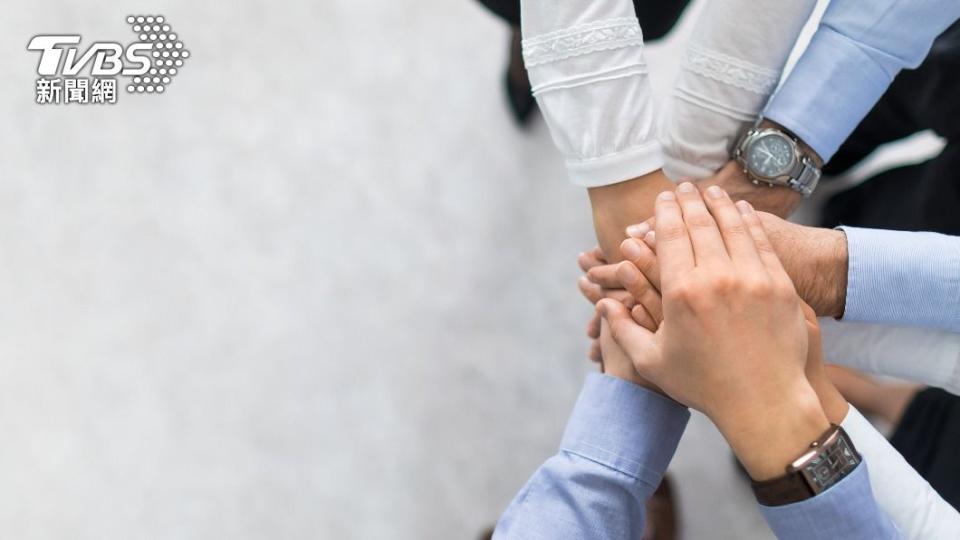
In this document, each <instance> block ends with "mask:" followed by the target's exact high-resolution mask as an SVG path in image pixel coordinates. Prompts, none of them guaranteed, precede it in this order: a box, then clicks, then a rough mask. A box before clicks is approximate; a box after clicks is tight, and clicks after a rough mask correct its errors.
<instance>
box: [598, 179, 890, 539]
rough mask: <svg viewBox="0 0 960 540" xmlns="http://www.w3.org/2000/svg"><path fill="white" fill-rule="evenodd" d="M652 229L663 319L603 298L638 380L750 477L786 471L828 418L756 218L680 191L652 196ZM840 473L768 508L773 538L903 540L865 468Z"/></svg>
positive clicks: (796, 313)
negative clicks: (673, 404) (704, 424)
mask: <svg viewBox="0 0 960 540" xmlns="http://www.w3.org/2000/svg"><path fill="white" fill-rule="evenodd" d="M655 232H656V249H657V267H658V271H657V275H658V280H659V281H660V284H661V289H660V290H661V291H662V295H663V296H662V310H663V320H662V322H661V323H660V325H659V327H657V329H656V331H651V330H650V329H648V328H645V327H644V326H641V325H640V324H638V323H637V322H636V321H635V320H634V318H632V317H631V314H630V313H629V312H628V311H627V309H626V308H625V307H624V306H623V305H622V304H620V303H619V302H616V301H613V300H610V299H602V300H600V302H599V304H598V306H599V309H600V313H601V315H602V316H603V318H604V321H605V324H608V325H609V328H610V329H611V334H612V336H613V339H614V340H615V341H616V343H617V344H618V345H619V346H620V347H621V348H623V349H624V350H625V351H627V353H628V354H630V356H631V359H632V361H633V364H634V367H635V368H636V370H637V372H638V373H639V374H640V375H641V376H642V377H644V378H645V379H646V380H649V381H650V382H651V383H652V384H655V385H657V387H659V388H661V389H662V390H663V391H664V392H666V393H667V394H668V395H670V396H671V397H673V398H674V399H676V400H677V401H679V402H681V403H685V404H687V405H689V406H691V407H693V408H696V409H698V410H701V411H702V412H704V414H706V415H707V416H708V417H709V418H710V419H711V420H713V422H714V423H715V424H716V425H717V427H718V428H719V430H720V432H721V433H722V434H723V435H724V437H725V438H726V439H727V441H728V442H729V443H730V446H731V447H732V448H733V450H734V452H735V453H736V454H737V457H738V458H739V459H740V461H741V463H743V465H744V467H745V468H746V470H747V472H748V473H749V474H750V476H751V478H753V479H754V480H755V481H758V482H759V481H766V480H769V479H771V478H775V477H778V476H780V475H782V474H783V473H784V471H785V469H786V468H787V464H789V463H791V462H793V461H794V460H795V459H797V457H798V456H799V455H800V454H801V453H803V452H804V450H805V449H807V448H809V444H810V442H811V441H814V440H817V439H818V438H820V436H822V435H823V434H824V433H825V431H826V429H827V427H828V426H829V422H828V417H827V413H826V412H825V408H824V406H823V405H822V404H821V403H820V400H819V397H818V394H817V393H816V391H815V390H814V388H813V387H812V386H811V383H810V382H809V381H808V380H807V376H806V373H805V370H806V366H807V361H806V358H807V353H808V346H809V345H810V343H809V341H808V336H807V328H806V321H805V317H804V311H803V309H802V308H801V302H800V300H799V298H798V297H797V295H796V292H795V291H794V289H793V285H792V283H791V281H790V278H789V276H788V275H787V274H786V272H785V271H784V269H783V267H782V265H781V264H780V262H779V260H778V259H777V257H776V255H774V252H773V249H772V247H771V245H770V243H769V239H768V238H767V237H766V235H765V233H764V231H763V227H762V225H761V224H760V218H759V216H758V215H757V214H756V212H754V211H753V209H752V208H751V207H750V206H749V205H748V204H746V203H738V205H737V207H736V208H735V207H734V204H733V202H732V201H731V200H730V199H729V197H728V196H727V195H726V193H724V192H723V191H722V190H720V189H718V188H716V187H714V188H712V189H709V190H707V197H706V200H704V199H703V198H701V197H700V195H699V193H698V192H697V190H696V188H694V187H693V185H692V184H689V183H685V184H681V185H680V186H679V187H678V189H677V193H676V194H674V193H664V194H661V195H660V196H659V197H658V199H657V203H656V231H655ZM629 264H631V263H621V266H624V265H629ZM811 315H812V312H811ZM814 325H815V322H814ZM748 335H749V336H751V339H749V340H744V339H743V336H748ZM692 336H693V337H695V339H691V337H692ZM815 346H816V344H815ZM604 356H605V355H604ZM841 463H842V462H841ZM808 465H809V464H808ZM844 472H845V473H848V474H846V476H842V477H840V476H837V478H842V480H839V482H838V483H836V484H834V485H832V486H830V487H827V488H826V489H825V490H823V491H820V492H819V493H817V494H816V495H815V496H809V495H808V497H807V498H806V499H802V498H801V499H799V500H800V502H794V503H791V504H784V505H782V506H777V507H763V508H762V509H761V510H762V513H763V514H764V516H765V517H766V518H767V520H768V523H769V524H770V526H771V528H772V529H773V530H774V532H776V533H777V535H778V536H779V537H781V538H864V539H866V538H896V537H898V533H897V530H896V527H895V526H894V525H893V523H892V522H891V521H890V520H889V519H888V518H887V517H886V516H885V515H884V514H883V513H882V512H881V511H880V509H879V508H878V506H877V504H876V501H875V500H874V498H873V495H872V494H871V492H870V484H869V479H868V477H867V472H866V468H865V467H864V466H863V465H862V464H860V465H859V466H857V467H856V468H855V469H853V470H852V471H844ZM838 474H840V473H838ZM771 500H774V498H773V497H771ZM788 500H789V499H788ZM793 500H798V499H793Z"/></svg>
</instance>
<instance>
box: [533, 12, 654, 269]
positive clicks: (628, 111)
mask: <svg viewBox="0 0 960 540" xmlns="http://www.w3.org/2000/svg"><path fill="white" fill-rule="evenodd" d="M521 23H522V32H523V38H524V39H523V55H524V62H525V64H526V67H527V72H528V73H529V76H530V83H531V85H532V88H533V93H534V96H535V97H536V99H537V103H538V104H539V106H540V110H541V112H542V113H543V116H544V119H545V120H546V122H547V126H548V127H549V129H550V134H551V136H552V137H553V140H554V143H555V144H556V146H557V148H559V149H560V152H561V153H562V154H563V156H564V158H565V161H566V165H567V171H568V173H569V176H570V179H571V180H572V181H573V183H575V184H577V185H581V186H584V187H587V188H590V189H589V191H590V200H591V203H592V206H593V213H594V223H595V227H596V230H597V236H598V239H599V240H600V244H601V246H602V247H603V248H604V249H605V250H606V252H607V255H608V256H614V255H616V253H617V250H616V246H617V245H618V244H619V242H620V241H621V240H622V239H623V229H624V227H626V226H627V225H628V224H630V223H635V222H636V221H638V220H642V219H646V218H647V217H649V216H650V214H651V213H652V200H653V197H654V196H655V195H656V193H658V192H659V191H660V190H662V189H664V188H665V187H667V186H670V185H672V184H671V183H670V181H669V180H668V179H667V178H666V176H664V175H663V174H662V172H660V167H661V166H662V165H663V155H662V152H661V149H660V143H659V141H658V140H657V133H656V122H655V118H654V108H653V99H652V91H651V87H650V81H649V78H648V76H647V65H646V62H645V61H644V58H643V35H642V32H641V30H640V24H639V22H638V21H637V18H636V15H635V12H634V7H633V2H632V1H631V0H605V1H603V2H592V1H590V0H571V1H565V2H549V1H546V0H523V1H522V2H521Z"/></svg>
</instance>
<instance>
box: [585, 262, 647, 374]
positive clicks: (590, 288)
mask: <svg viewBox="0 0 960 540" xmlns="http://www.w3.org/2000/svg"><path fill="white" fill-rule="evenodd" d="M577 262H578V263H579V265H580V268H581V269H582V270H583V271H584V272H587V273H589V272H591V271H593V270H594V269H599V268H609V269H610V270H611V271H612V272H613V273H615V272H616V266H617V265H608V264H606V260H604V259H603V253H602V252H601V251H600V248H594V249H592V250H590V251H588V252H585V253H581V254H580V256H579V257H578V258H577ZM622 264H630V263H622ZM641 277H642V276H641ZM577 283H578V285H579V286H580V292H581V293H583V295H584V296H585V297H586V298H587V300H589V301H590V302H591V303H592V304H596V303H597V302H598V301H599V300H600V299H602V298H612V299H615V300H617V301H619V302H621V303H626V304H628V305H633V302H634V300H633V297H632V296H631V295H630V293H629V292H628V291H626V290H624V289H621V288H619V287H621V285H620V283H619V282H615V283H613V284H612V287H611V288H606V289H605V288H603V287H601V286H600V285H597V284H595V283H591V282H590V281H589V280H588V279H586V278H585V277H581V278H580V279H579V280H578V282H577ZM634 289H635V287H634ZM657 298H658V301H659V295H658V297H657ZM635 309H637V310H638V313H639V312H640V311H642V310H643V308H642V307H640V306H636V307H635ZM638 322H639V324H642V325H644V327H645V328H647V329H649V330H651V331H654V330H656V323H655V322H654V321H653V320H652V319H650V318H647V319H645V320H644V319H639V320H638ZM587 335H588V336H589V337H590V338H591V340H592V343H591V346H590V353H589V356H590V359H591V360H593V361H594V362H597V363H599V364H600V371H602V372H603V373H606V374H608V375H612V376H614V377H618V378H621V379H624V380H626V381H630V382H632V383H634V384H639V385H640V386H644V387H646V388H648V389H650V390H653V391H655V392H660V389H658V388H657V387H656V386H654V385H652V384H650V382H649V381H647V380H645V379H644V378H643V377H641V376H640V375H639V374H638V373H637V371H636V369H634V367H633V363H632V362H631V360H630V358H629V357H628V356H627V355H626V353H625V352H624V351H623V350H622V349H621V348H620V346H619V345H617V343H616V342H615V341H613V339H612V337H611V335H610V328H609V326H608V325H607V323H605V322H602V321H601V319H600V315H599V313H595V314H594V317H593V318H592V319H591V320H590V323H588V324H587Z"/></svg>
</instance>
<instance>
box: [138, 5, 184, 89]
mask: <svg viewBox="0 0 960 540" xmlns="http://www.w3.org/2000/svg"><path fill="white" fill-rule="evenodd" d="M126 21H127V24H129V25H130V29H131V30H132V31H133V33H134V34H136V36H137V38H138V39H139V41H140V42H141V43H147V44H149V45H150V46H151V53H150V58H151V64H150V68H149V70H148V73H145V74H143V75H141V76H136V77H133V78H132V79H131V80H132V84H129V85H127V92H129V93H131V94H144V93H147V94H151V93H155V94H159V93H163V92H164V91H165V90H166V87H167V86H169V85H170V83H171V82H172V80H173V77H175V76H176V75H177V73H178V70H177V68H179V67H182V66H183V60H184V59H186V58H189V57H190V51H188V50H187V49H184V48H183V42H182V41H180V40H179V38H178V36H177V34H176V33H174V32H173V31H172V30H173V27H172V26H171V25H170V23H168V22H166V19H165V18H164V17H163V16H162V15H128V16H127V19H126ZM173 66H176V68H175V67H173ZM148 74H149V76H147V75H148ZM158 74H159V75H163V77H158V76H157V75H158Z"/></svg>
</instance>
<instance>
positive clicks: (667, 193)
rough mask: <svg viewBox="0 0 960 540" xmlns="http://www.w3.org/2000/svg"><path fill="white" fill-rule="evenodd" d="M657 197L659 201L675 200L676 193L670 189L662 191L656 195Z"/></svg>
mask: <svg viewBox="0 0 960 540" xmlns="http://www.w3.org/2000/svg"><path fill="white" fill-rule="evenodd" d="M657 199H660V200H661V201H675V200H677V195H676V194H675V193H674V192H672V191H664V192H663V193H661V194H660V195H657Z"/></svg>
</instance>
